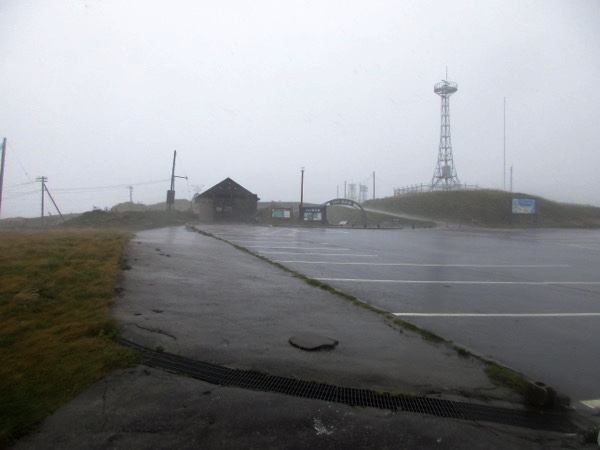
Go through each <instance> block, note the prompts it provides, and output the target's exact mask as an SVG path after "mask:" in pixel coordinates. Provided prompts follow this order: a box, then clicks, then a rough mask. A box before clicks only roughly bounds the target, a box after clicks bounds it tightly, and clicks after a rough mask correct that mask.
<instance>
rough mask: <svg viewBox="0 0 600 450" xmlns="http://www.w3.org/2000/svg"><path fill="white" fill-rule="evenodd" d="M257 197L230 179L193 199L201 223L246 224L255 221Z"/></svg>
mask: <svg viewBox="0 0 600 450" xmlns="http://www.w3.org/2000/svg"><path fill="white" fill-rule="evenodd" d="M258 200H259V198H258V196H257V195H256V194H253V193H252V192H250V191H249V190H247V189H246V188H244V187H242V186H240V185H239V184H237V183H236V182H235V181H233V180H232V179H231V178H226V179H224V180H223V181H221V182H220V183H219V184H216V185H214V186H213V187H211V188H210V189H208V190H206V191H204V192H203V193H201V194H198V195H197V196H196V197H194V206H195V208H194V209H195V211H196V212H197V213H198V217H199V219H200V221H201V222H246V223H252V222H254V221H255V220H256V209H257V204H258Z"/></svg>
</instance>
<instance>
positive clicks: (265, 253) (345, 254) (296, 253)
mask: <svg viewBox="0 0 600 450" xmlns="http://www.w3.org/2000/svg"><path fill="white" fill-rule="evenodd" d="M299 250H301V249H299ZM328 250H333V249H328ZM260 253H262V254H264V255H302V256H305V255H308V256H344V257H348V256H352V257H355V256H356V257H368V258H377V255H353V254H350V253H302V252H263V251H261V252H260Z"/></svg>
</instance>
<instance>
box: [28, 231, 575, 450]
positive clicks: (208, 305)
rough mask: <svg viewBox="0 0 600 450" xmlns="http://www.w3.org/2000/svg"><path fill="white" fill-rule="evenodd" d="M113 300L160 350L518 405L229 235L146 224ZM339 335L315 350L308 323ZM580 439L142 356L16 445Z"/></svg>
mask: <svg viewBox="0 0 600 450" xmlns="http://www.w3.org/2000/svg"><path fill="white" fill-rule="evenodd" d="M128 261H129V264H130V265H131V266H132V269H131V270H130V271H127V272H125V279H124V284H123V287H124V291H123V293H122V295H121V297H119V298H117V299H116V300H115V305H114V309H113V313H114V315H115V316H116V317H117V319H118V320H119V323H120V335H121V336H122V337H123V338H125V339H128V340H131V341H133V342H136V343H138V344H140V345H143V346H145V347H148V348H151V349H157V348H160V349H163V350H164V351H166V352H169V353H174V354H178V355H182V356H186V357H188V358H191V359H195V360H199V361H206V362H211V363H218V364H222V365H226V366H228V367H234V368H238V369H251V370H255V371H258V372H261V373H265V372H266V373H269V374H272V375H279V376H285V377H291V378H296V379H302V380H310V381H319V382H326V383H330V384H335V385H340V386H346V387H358V388H364V389H372V390H377V391H386V392H395V393H403V394H418V395H427V396H431V397H437V398H448V399H454V400H460V401H467V402H481V403H485V404H493V405H501V406H508V407H511V408H512V407H514V408H518V407H520V405H519V403H520V400H521V399H520V398H519V397H518V396H516V395H515V394H514V393H512V392H511V391H509V390H507V389H505V388H502V387H498V386H496V385H494V384H493V383H492V382H491V381H490V380H489V379H488V378H487V376H486V375H485V374H484V371H483V366H482V364H481V363H480V362H478V361H477V360H474V359H471V358H463V357H460V356H459V355H458V354H457V353H456V351H454V350H453V349H451V348H449V347H448V346H446V345H441V344H433V343H430V342H427V341H425V340H423V339H422V338H421V337H420V336H418V335H416V334H413V333H410V332H407V331H404V330H401V329H399V328H398V327H397V326H396V325H394V324H392V323H390V322H388V321H387V320H386V319H385V318H383V317H382V316H381V315H378V314H376V313H374V312H372V311H369V310H367V309H365V308H362V307H360V306H357V305H354V304H352V303H351V302H349V301H348V300H345V299H343V298H341V297H339V296H336V295H334V294H331V293H328V292H326V291H323V290H321V289H318V288H315V287H312V286H310V285H308V284H307V283H305V282H304V281H302V280H300V279H297V278H295V277H293V276H292V275H290V274H289V273H286V272H284V271H282V270H281V269H279V268H277V267H274V266H272V265H270V264H268V263H266V262H264V261H261V260H260V259H258V258H256V257H254V256H252V255H250V254H247V253H244V252H241V251H239V250H237V249H235V248H234V247H232V246H231V245H229V244H227V243H225V242H222V241H219V240H216V239H213V238H211V237H206V236H203V235H201V234H199V233H195V232H191V231H187V230H186V229H185V228H183V227H178V228H168V229H158V230H149V231H144V232H140V233H138V234H137V235H136V237H135V238H134V239H133V240H132V242H131V245H130V249H129V255H128ZM304 332H311V333H318V334H321V335H324V336H327V337H330V338H332V339H335V340H337V341H339V345H337V346H336V347H335V348H334V349H332V350H327V351H318V352H306V351H303V350H300V349H298V348H296V347H294V346H292V345H290V343H289V339H290V337H292V336H294V335H297V334H299V333H304ZM579 444H580V438H579V437H578V436H573V435H564V434H559V433H553V432H542V431H532V430H528V429H524V428H517V427H508V426H501V425H495V424H488V423H474V422H468V421H460V420H454V419H442V418H437V417H432V416H426V415H420V414H414V413H404V412H391V411H385V410H377V409H372V408H356V407H350V406H347V405H343V404H339V403H328V402H323V401H317V400H307V399H301V398H295V397H290V396H285V395H280V394H273V393H265V392H255V391H249V390H242V389H237V388H230V387H219V386H216V385H211V384H208V383H205V382H202V381H197V380H194V379H191V378H187V377H183V376H180V375H175V374H171V373H167V372H163V371H159V370H156V369H150V368H147V367H145V366H140V367H138V368H135V369H131V370H128V371H123V372H120V373H115V374H113V375H111V376H110V377H107V378H106V379H104V380H102V381H100V382H98V383H96V384H95V385H93V386H92V387H90V388H89V389H88V390H87V391H85V392H84V393H83V394H81V395H80V396H79V397H77V398H76V399H75V400H74V401H73V402H71V403H69V404H68V405H66V406H64V407H63V408H61V409H60V410H59V411H57V412H56V413H55V414H54V415H53V416H51V417H49V418H48V419H47V420H46V421H45V422H44V424H43V425H42V427H41V429H40V431H39V432H38V433H36V434H34V435H33V436H31V437H30V438H28V439H25V440H23V441H21V442H20V443H19V444H18V445H17V446H16V448H199V447H202V448H235V447H244V448H254V447H260V448H307V447H317V448H342V447H343V448H348V447H352V448H423V447H433V446H436V447H440V448H467V447H468V448H503V449H505V448H548V447H556V448H560V447H563V446H565V445H568V446H574V447H577V446H578V445H579Z"/></svg>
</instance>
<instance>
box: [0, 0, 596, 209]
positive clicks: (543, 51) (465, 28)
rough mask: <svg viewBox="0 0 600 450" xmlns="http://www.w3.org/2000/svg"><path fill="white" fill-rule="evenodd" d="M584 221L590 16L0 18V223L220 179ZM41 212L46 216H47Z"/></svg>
mask: <svg viewBox="0 0 600 450" xmlns="http://www.w3.org/2000/svg"><path fill="white" fill-rule="evenodd" d="M446 67H448V78H449V79H450V80H451V81H454V82H456V83H458V92H457V93H456V94H454V95H453V96H452V97H451V100H450V112H451V127H452V144H453V152H454V162H455V165H456V169H457V173H458V177H459V179H460V181H461V182H463V183H468V184H470V185H471V184H472V185H479V186H482V187H487V188H496V189H502V187H503V184H504V181H503V175H504V165H503V148H504V145H503V143H504V141H503V100H504V98H506V162H507V163H506V175H507V177H506V186H507V188H508V187H509V184H510V180H509V170H510V166H513V174H514V176H513V187H514V190H515V191H520V192H526V193H531V194H535V195H540V196H544V197H547V198H550V199H554V200H558V201H568V202H575V203H585V204H593V205H596V206H600V196H599V195H598V193H599V192H600V176H599V175H598V171H599V169H600V126H599V115H600V112H599V105H600V89H598V85H599V82H600V81H599V75H600V2H599V1H598V0H530V1H527V0H526V1H523V0H490V1H484V0H458V1H416V0H415V1H399V0H369V1H353V0H318V1H317V0H286V1H280V0H273V1H264V0H254V1H249V0H248V1H242V0H218V1H216V0H214V1H213V0H204V1H184V0H179V1H177V0H174V1H158V0H1V1H0V137H6V138H7V140H8V146H7V154H6V164H5V180H4V199H3V202H2V212H1V214H2V217H14V216H25V217H31V216H36V215H39V211H40V193H39V188H40V184H39V183H36V182H35V179H36V177H39V176H42V175H44V176H46V177H48V188H49V190H50V192H51V193H52V195H53V197H54V199H55V200H56V202H57V204H58V206H59V208H60V209H61V210H62V212H63V213H69V212H83V211H88V210H91V209H92V207H94V206H96V207H101V208H104V207H111V206H113V205H115V204H117V203H121V202H125V201H128V200H129V190H128V189H127V186H130V185H131V186H133V187H134V190H133V200H134V201H135V202H141V203H147V204H149V203H157V202H161V201H164V199H165V196H166V190H167V189H168V188H169V178H170V175H171V164H172V158H173V150H177V153H178V161H177V168H176V174H177V175H179V176H187V177H188V180H187V181H186V180H185V179H180V178H178V179H177V181H176V191H177V198H188V199H190V198H191V197H192V196H193V195H194V192H196V191H197V190H198V189H202V190H205V189H208V188H209V187H211V186H213V185H214V184H216V183H218V182H220V181H221V180H223V179H224V178H226V177H231V178H233V179H234V180H235V181H237V182H238V183H240V184H242V185H243V186H244V187H246V188H247V189H249V190H250V191H252V192H254V193H256V194H257V195H258V196H259V197H260V198H261V200H266V201H269V200H288V201H291V200H295V201H298V200H299V197H300V168H301V167H305V190H304V199H305V201H307V202H324V201H327V200H330V199H333V198H335V197H336V196H337V195H338V192H339V193H340V196H341V195H343V189H344V181H347V182H348V183H351V182H356V183H365V184H368V186H369V194H368V195H369V197H371V196H372V180H371V175H372V173H373V172H375V173H376V195H377V197H385V196H391V195H393V189H394V188H395V187H401V186H405V185H410V184H416V183H428V182H430V180H431V177H432V175H433V171H434V169H435V165H436V161H437V152H438V146H439V132H440V97H438V96H437V95H435V94H434V92H433V85H434V84H435V83H436V82H438V81H440V80H441V79H443V78H445V72H446ZM49 209H50V210H51V211H52V210H53V208H52V207H49Z"/></svg>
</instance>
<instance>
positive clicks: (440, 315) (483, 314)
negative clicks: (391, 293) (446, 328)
mask: <svg viewBox="0 0 600 450" xmlns="http://www.w3.org/2000/svg"><path fill="white" fill-rule="evenodd" d="M392 314H393V315H394V316H399V317H600V312H597V313H506V314H505V313H392Z"/></svg>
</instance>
